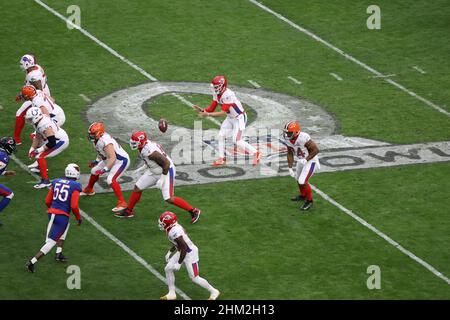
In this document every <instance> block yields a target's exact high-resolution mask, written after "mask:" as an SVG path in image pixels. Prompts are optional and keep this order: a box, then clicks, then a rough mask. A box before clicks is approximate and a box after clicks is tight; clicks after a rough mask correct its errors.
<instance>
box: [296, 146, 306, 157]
mask: <svg viewBox="0 0 450 320" xmlns="http://www.w3.org/2000/svg"><path fill="white" fill-rule="evenodd" d="M297 156H298V157H299V158H303V157H304V156H305V154H304V153H303V151H302V149H300V148H298V149H297Z"/></svg>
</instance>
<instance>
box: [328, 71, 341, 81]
mask: <svg viewBox="0 0 450 320" xmlns="http://www.w3.org/2000/svg"><path fill="white" fill-rule="evenodd" d="M330 76H332V77H333V78H335V79H336V80H337V81H342V78H341V77H339V76H338V75H337V74H336V73H333V72H330Z"/></svg>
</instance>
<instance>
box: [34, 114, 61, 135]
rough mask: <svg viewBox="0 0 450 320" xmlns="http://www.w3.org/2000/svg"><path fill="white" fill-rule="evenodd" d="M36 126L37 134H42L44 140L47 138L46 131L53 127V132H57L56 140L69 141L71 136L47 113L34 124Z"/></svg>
mask: <svg viewBox="0 0 450 320" xmlns="http://www.w3.org/2000/svg"><path fill="white" fill-rule="evenodd" d="M34 128H35V129H36V134H38V135H40V136H41V138H42V139H43V140H47V137H46V136H45V134H44V131H46V130H47V129H49V128H52V129H53V132H54V133H55V138H56V140H62V141H69V136H68V135H67V133H66V131H64V129H62V128H60V127H58V125H57V124H56V123H54V122H53V121H52V120H51V119H50V118H49V117H47V116H46V115H44V116H43V117H42V119H41V121H39V122H38V124H37V125H34Z"/></svg>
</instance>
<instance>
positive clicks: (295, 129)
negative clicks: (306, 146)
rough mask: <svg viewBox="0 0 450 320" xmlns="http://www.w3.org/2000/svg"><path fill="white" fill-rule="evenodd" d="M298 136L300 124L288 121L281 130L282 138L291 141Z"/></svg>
mask: <svg viewBox="0 0 450 320" xmlns="http://www.w3.org/2000/svg"><path fill="white" fill-rule="evenodd" d="M299 134H300V124H299V123H298V122H297V121H289V122H288V123H286V124H285V126H284V129H283V138H285V139H287V140H292V139H295V138H297V137H298V135H299Z"/></svg>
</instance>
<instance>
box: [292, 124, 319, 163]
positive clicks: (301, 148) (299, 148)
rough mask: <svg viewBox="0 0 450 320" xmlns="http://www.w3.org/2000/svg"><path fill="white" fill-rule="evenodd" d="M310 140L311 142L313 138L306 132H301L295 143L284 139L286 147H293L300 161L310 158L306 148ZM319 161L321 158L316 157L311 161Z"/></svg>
mask: <svg viewBox="0 0 450 320" xmlns="http://www.w3.org/2000/svg"><path fill="white" fill-rule="evenodd" d="M309 140H311V137H310V136H309V134H307V133H306V132H303V131H302V132H300V133H299V135H298V137H297V139H296V140H295V141H293V140H289V139H284V141H285V143H286V145H287V146H288V147H291V148H292V149H294V155H295V156H296V157H297V158H298V159H304V158H306V157H307V156H308V153H309V152H308V149H307V148H306V147H305V143H307V142H308V141H309ZM318 160H319V157H318V156H317V155H316V156H314V158H312V159H311V161H315V162H317V161H318Z"/></svg>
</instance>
